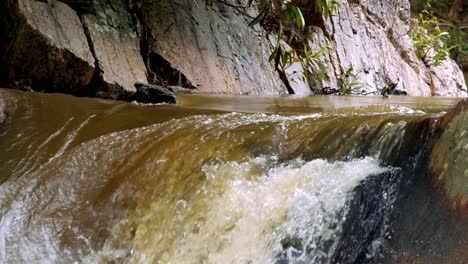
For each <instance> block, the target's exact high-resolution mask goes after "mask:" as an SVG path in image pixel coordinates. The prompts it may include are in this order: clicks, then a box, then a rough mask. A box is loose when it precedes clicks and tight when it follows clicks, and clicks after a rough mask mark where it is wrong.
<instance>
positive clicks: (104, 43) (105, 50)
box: [82, 0, 147, 100]
mask: <svg viewBox="0 0 468 264" xmlns="http://www.w3.org/2000/svg"><path fill="white" fill-rule="evenodd" d="M93 10H94V11H95V14H93V13H88V14H83V16H82V21H83V24H84V28H85V32H86V34H87V37H88V41H89V43H90V46H91V50H92V52H93V54H94V56H95V58H96V60H97V73H96V76H95V78H96V85H97V87H98V89H99V91H98V92H97V94H98V96H100V97H107V98H112V99H122V100H126V99H127V97H128V96H129V94H133V93H135V92H136V89H135V87H134V84H135V83H137V82H141V83H144V82H147V79H146V66H145V64H144V62H143V59H142V57H141V54H140V46H139V45H140V39H139V37H138V34H137V25H136V24H135V23H134V20H133V17H132V16H131V14H130V10H129V7H128V1H125V0H116V1H112V2H110V1H105V0H94V1H93Z"/></svg>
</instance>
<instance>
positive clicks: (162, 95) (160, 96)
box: [133, 83, 176, 103]
mask: <svg viewBox="0 0 468 264" xmlns="http://www.w3.org/2000/svg"><path fill="white" fill-rule="evenodd" d="M135 88H136V93H135V95H134V96H133V100H135V101H137V102H140V103H175V102H176V97H175V94H174V93H173V92H172V91H171V90H169V89H167V88H165V87H162V86H159V85H152V84H143V83H136V84H135Z"/></svg>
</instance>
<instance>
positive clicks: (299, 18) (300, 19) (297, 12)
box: [291, 6, 305, 30]
mask: <svg viewBox="0 0 468 264" xmlns="http://www.w3.org/2000/svg"><path fill="white" fill-rule="evenodd" d="M291 9H292V11H293V14H294V18H295V20H296V25H297V27H298V28H299V29H301V30H302V29H304V27H305V19H304V16H303V15H302V12H301V9H299V7H297V6H292V7H291Z"/></svg>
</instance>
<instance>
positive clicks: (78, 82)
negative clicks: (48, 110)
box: [0, 0, 94, 93]
mask: <svg viewBox="0 0 468 264" xmlns="http://www.w3.org/2000/svg"><path fill="white" fill-rule="evenodd" d="M0 23H1V24H0V25H1V26H0V82H1V83H3V84H12V83H13V82H15V81H16V82H17V83H23V84H25V85H27V86H31V87H32V88H33V89H37V90H48V91H62V92H69V93H80V90H81V89H82V88H84V87H85V86H86V85H88V84H89V83H90V81H91V79H92V76H93V72H94V59H93V56H92V54H91V51H90V49H89V46H88V42H87V41H86V37H85V34H84V31H83V27H82V24H81V21H80V19H79V17H78V15H77V14H76V12H75V11H74V10H73V9H71V8H70V7H69V6H67V5H65V4H63V3H60V2H56V1H54V2H53V4H52V3H50V4H49V3H44V2H38V1H33V0H4V1H1V2H0Z"/></svg>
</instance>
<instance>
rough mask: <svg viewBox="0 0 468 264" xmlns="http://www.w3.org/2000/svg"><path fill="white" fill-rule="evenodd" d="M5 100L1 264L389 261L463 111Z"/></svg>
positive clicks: (36, 97) (404, 102) (408, 103)
mask: <svg viewBox="0 0 468 264" xmlns="http://www.w3.org/2000/svg"><path fill="white" fill-rule="evenodd" d="M0 96H2V97H5V98H6V99H7V100H8V102H9V104H10V110H9V117H10V118H9V121H8V124H7V127H6V130H5V132H4V134H3V135H2V136H0V149H1V150H2V152H1V153H0V172H1V174H0V183H1V185H0V216H1V219H0V262H1V263H73V262H77V263H375V262H376V261H377V260H379V259H382V258H384V257H385V256H384V255H385V254H384V253H385V252H388V251H389V250H388V248H392V245H391V242H389V241H391V233H392V232H393V231H392V221H393V220H394V219H395V216H394V211H395V209H394V208H395V207H396V206H397V205H398V201H399V197H401V196H402V195H403V193H402V192H403V191H404V190H405V188H406V189H407V188H409V187H408V186H410V184H411V182H412V179H413V178H414V177H415V175H419V174H421V173H424V171H425V168H426V165H425V161H426V160H425V158H426V157H427V155H428V154H427V153H429V152H430V150H431V146H432V143H431V139H432V138H433V136H434V133H435V131H434V129H432V127H433V125H432V124H434V123H437V120H438V118H439V117H440V116H441V115H443V113H444V111H446V110H447V109H448V108H449V107H451V106H453V105H454V104H456V102H457V101H456V100H452V99H422V98H421V99H416V98H411V97H405V98H392V99H389V100H385V99H381V98H376V97H365V98H363V97H314V98H294V97H293V98H278V97H276V98H274V97H272V98H254V99H252V98H249V97H246V98H242V97H241V98H234V97H201V96H182V97H181V98H180V99H179V102H178V105H175V106H173V105H141V104H135V103H122V102H111V101H105V100H99V99H86V98H74V97H71V96H65V95H54V94H37V93H21V92H18V91H8V90H1V91H0ZM377 104H379V105H377ZM242 110H243V111H242ZM405 186H406V187H405ZM462 221H465V220H462ZM463 223H466V222H462V224H463ZM461 230H462V231H463V232H464V231H465V230H466V229H461ZM462 237H463V233H462ZM460 243H461V248H463V247H465V245H466V240H465V241H463V240H460ZM393 249H394V250H396V251H397V252H396V253H395V252H393V254H400V253H399V250H400V249H398V248H397V247H396V246H395V247H393ZM428 254H429V253H428Z"/></svg>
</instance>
